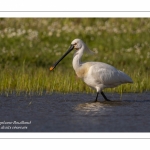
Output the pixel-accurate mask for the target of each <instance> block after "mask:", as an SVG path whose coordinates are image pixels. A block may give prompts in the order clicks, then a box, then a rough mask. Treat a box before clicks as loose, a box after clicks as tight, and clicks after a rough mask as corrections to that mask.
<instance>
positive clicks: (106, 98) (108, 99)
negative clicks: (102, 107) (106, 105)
mask: <svg viewBox="0 0 150 150" xmlns="http://www.w3.org/2000/svg"><path fill="white" fill-rule="evenodd" d="M101 94H102V96H103V97H104V99H105V100H106V101H110V100H109V99H108V98H107V97H106V96H105V94H104V92H103V91H102V92H101Z"/></svg>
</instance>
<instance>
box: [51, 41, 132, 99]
mask: <svg viewBox="0 0 150 150" xmlns="http://www.w3.org/2000/svg"><path fill="white" fill-rule="evenodd" d="M73 49H75V50H76V51H75V53H74V56H73V62H72V65H73V68H74V70H75V72H76V75H77V76H78V77H79V78H81V79H82V80H83V81H84V82H85V83H86V84H87V85H88V86H90V87H91V88H94V89H96V91H97V95H96V99H95V102H96V101H97V98H98V94H99V93H101V94H102V96H103V97H104V99H105V100H106V101H110V100H109V99H108V98H107V97H106V96H105V94H104V92H103V91H102V90H103V89H105V88H113V87H116V86H118V85H120V84H124V83H133V81H132V79H131V78H130V77H129V76H128V75H127V74H125V73H124V72H122V71H120V70H117V69H116V68H114V67H113V66H111V65H108V64H106V63H103V62H86V63H82V62H81V57H82V55H83V52H85V51H87V52H92V51H91V50H90V49H89V48H88V47H87V46H86V44H85V43H84V42H83V41H82V40H80V39H75V40H73V41H72V42H71V46H70V48H69V49H68V51H67V52H66V53H65V54H64V55H63V56H62V57H61V58H60V59H59V60H58V61H57V62H56V63H55V64H54V65H53V66H52V67H50V70H53V69H54V68H55V67H56V66H57V65H58V63H59V62H60V61H61V60H62V59H63V58H64V57H65V56H66V55H67V54H68V53H70V52H71V51H72V50H73Z"/></svg>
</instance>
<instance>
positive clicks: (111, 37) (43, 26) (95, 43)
mask: <svg viewBox="0 0 150 150" xmlns="http://www.w3.org/2000/svg"><path fill="white" fill-rule="evenodd" d="M149 35H150V19H149V18H1V19H0V81H1V82H0V93H6V94H9V93H11V92H16V93H21V92H25V93H28V94H30V93H38V94H42V93H43V92H48V93H52V92H63V93H66V92H95V91H93V90H91V89H90V88H89V87H88V86H87V85H85V84H84V83H83V82H82V81H81V80H79V79H77V78H76V75H75V73H74V71H73V68H72V55H73V53H71V54H70V55H68V56H67V57H66V58H65V59H64V60H63V61H62V62H61V63H60V64H59V65H58V66H57V68H56V69H55V70H54V71H53V72H50V71H49V67H50V66H51V65H52V64H53V63H55V62H56V61H57V60H58V59H59V58H60V57H61V56H62V55H63V54H64V53H65V51H66V50H67V49H68V47H69V46H70V43H71V41H72V40H73V39H75V38H81V39H82V40H83V41H84V42H85V43H86V44H87V45H88V47H89V48H90V49H91V50H93V51H96V52H98V54H96V55H86V54H85V55H84V57H83V61H101V62H105V63H108V64H111V65H113V66H115V67H116V68H117V69H119V70H122V71H124V72H125V73H127V74H128V75H129V76H131V78H132V79H133V81H134V84H124V85H121V86H119V87H117V88H113V89H106V90H105V91H107V92H119V93H122V92H143V91H150V84H149V75H150V66H149V64H150V42H149V41H150V36H149Z"/></svg>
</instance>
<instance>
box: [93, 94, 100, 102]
mask: <svg viewBox="0 0 150 150" xmlns="http://www.w3.org/2000/svg"><path fill="white" fill-rule="evenodd" d="M98 94H99V92H97V95H96V99H95V101H94V102H97V98H98Z"/></svg>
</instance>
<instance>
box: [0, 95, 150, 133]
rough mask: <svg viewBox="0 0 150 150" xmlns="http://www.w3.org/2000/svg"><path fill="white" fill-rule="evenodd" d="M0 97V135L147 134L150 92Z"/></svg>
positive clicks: (149, 118)
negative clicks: (43, 133)
mask: <svg viewBox="0 0 150 150" xmlns="http://www.w3.org/2000/svg"><path fill="white" fill-rule="evenodd" d="M106 95H107V96H108V98H109V99H111V100H113V101H112V102H105V101H103V98H102V97H101V96H99V102H96V103H95V102H93V100H94V98H95V95H94V94H83V93H81V94H76V93H74V94H56V93H55V94H44V95H42V96H36V95H33V96H26V95H23V94H22V95H20V96H16V95H9V96H8V97H7V96H4V95H1V96H0V132H149V131H150V93H149V92H148V93H124V94H123V95H122V97H120V95H119V94H117V93H113V94H110V93H106Z"/></svg>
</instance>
